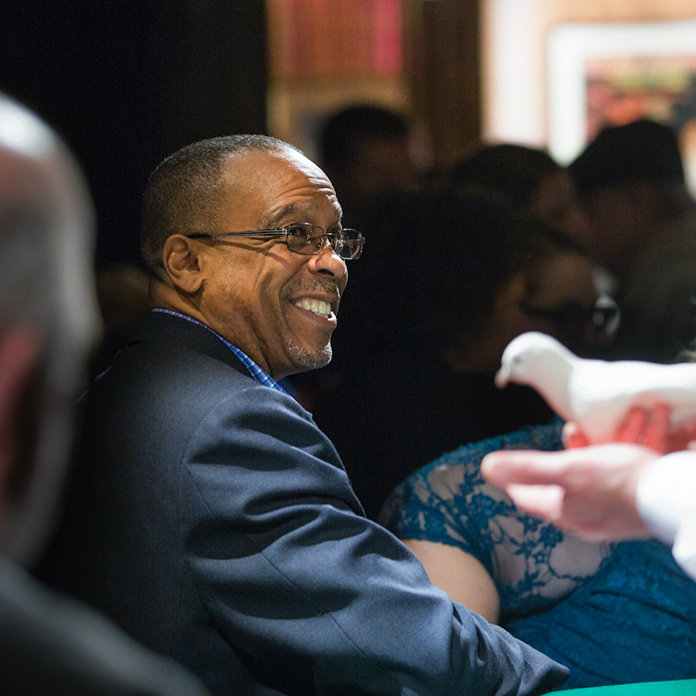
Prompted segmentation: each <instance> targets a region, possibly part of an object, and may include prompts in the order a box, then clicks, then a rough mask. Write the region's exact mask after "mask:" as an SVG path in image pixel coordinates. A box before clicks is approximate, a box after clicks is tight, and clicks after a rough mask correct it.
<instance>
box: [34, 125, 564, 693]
mask: <svg viewBox="0 0 696 696" xmlns="http://www.w3.org/2000/svg"><path fill="white" fill-rule="evenodd" d="M362 247H363V238H362V235H361V234H360V233H359V232H357V231H356V230H350V229H344V228H343V227H342V225H341V207H340V205H339V203H338V200H337V198H336V194H335V191H334V188H333V186H332V185H331V182H330V181H329V180H328V179H327V177H326V175H325V174H324V173H323V172H322V171H321V170H320V169H319V168H318V167H317V166H316V165H314V164H313V163H312V162H310V161H309V160H308V159H307V158H306V157H305V156H304V155H303V154H302V153H300V152H299V151H298V150H296V149H295V148H293V147H291V146H290V145H287V144H285V143H282V142H280V141H277V140H274V139H272V138H267V137H262V136H231V137H223V138H215V139H212V140H207V141H203V142H200V143H195V144H193V145H191V146H189V147H186V148H184V149H183V150H181V151H179V152H177V153H175V154H174V155H172V156H171V157H170V158H168V159H167V160H165V161H164V162H163V163H162V164H161V165H160V167H159V168H158V169H157V170H156V171H155V172H154V174H153V175H152V177H151V179H150V181H149V183H148V186H147V190H146V193H145V199H144V215H143V228H142V249H143V256H144V258H145V260H146V262H147V263H148V265H149V267H150V269H151V271H152V284H151V297H152V303H153V312H152V314H151V316H150V317H149V319H148V320H147V321H146V323H145V325H144V326H143V327H142V329H141V330H140V332H139V333H137V334H136V335H135V336H134V337H133V340H132V341H131V343H130V344H129V345H128V347H127V348H126V349H125V350H124V351H122V352H121V353H120V354H119V355H118V356H117V358H116V360H115V362H114V365H113V366H112V368H111V369H110V370H109V371H108V372H107V373H106V374H104V375H103V376H102V377H101V378H100V379H98V380H97V381H96V382H95V383H94V384H93V385H92V387H91V389H90V391H89V393H88V395H87V397H86V399H85V401H84V407H85V414H86V419H87V420H86V425H85V428H84V437H83V439H82V442H81V446H80V450H79V454H78V469H77V473H76V476H75V478H74V485H73V488H72V490H71V496H70V500H69V502H68V506H67V513H66V516H65V518H64V522H63V525H62V528H61V530H60V533H59V535H58V538H57V539H56V541H55V543H54V544H53V546H52V549H51V553H50V554H49V557H48V558H47V559H46V560H45V563H44V565H43V575H44V577H46V578H48V579H50V580H51V581H52V582H53V583H54V584H56V585H57V586H59V587H63V588H65V589H69V590H70V591H72V592H74V593H76V594H78V595H79V596H81V597H84V598H85V599H88V600H89V601H91V602H93V603H95V604H96V605H97V606H100V607H101V608H102V609H104V610H105V611H106V612H107V613H109V614H110V615H111V616H112V617H113V618H114V619H115V620H116V621H117V622H118V623H119V624H121V625H122V626H123V627H124V628H125V629H126V630H128V631H129V632H130V633H132V634H133V635H134V636H136V637H137V638H138V639H140V640H141V641H143V642H144V643H145V644H146V645H148V646H149V647H151V648H153V649H155V650H157V651H159V652H161V653H163V654H166V655H169V656H171V657H174V658H175V659H178V660H180V661H182V662H183V663H184V664H185V665H187V666H188V667H190V668H191V669H192V670H193V671H195V672H196V673H197V674H198V675H200V676H201V677H202V678H203V680H204V681H205V683H206V684H207V686H208V687H209V688H210V690H211V691H212V693H213V694H216V695H218V696H222V695H223V694H231V693H243V694H258V695H261V694H269V695H270V694H279V693H282V694H303V696H307V695H308V694H348V693H350V694H395V693H400V694H416V693H422V694H429V695H430V696H437V695H439V694H442V695H443V696H444V695H445V694H446V695H447V696H452V695H453V694H465V693H476V694H479V695H480V696H485V695H488V694H490V695H493V694H499V695H502V694H536V693H543V692H545V691H548V690H550V689H552V688H555V687H556V686H558V685H560V684H562V683H563V682H564V681H565V679H566V670H565V668H563V667H561V666H559V665H557V664H556V663H553V662H552V661H550V660H548V659H547V658H546V657H544V656H543V655H541V654H540V653H538V652H535V651H534V650H532V649H530V648H529V647H528V646H526V645H524V644H523V643H520V642H518V641H516V640H515V639H513V638H512V637H511V636H510V635H509V634H507V633H506V632H505V631H503V630H501V629H499V628H498V627H495V626H491V625H489V624H488V623H486V622H485V621H484V620H483V619H482V618H481V617H479V616H477V615H475V614H473V613H471V612H469V611H468V610H467V609H466V608H465V607H463V606H461V605H457V604H454V603H453V602H451V601H450V600H449V598H448V597H447V596H446V595H445V594H444V593H442V592H440V591H439V590H437V589H435V588H434V587H433V586H432V585H431V584H430V582H429V581H428V578H427V576H426V574H425V571H424V570H423V568H422V566H421V565H420V563H419V562H418V561H417V560H416V559H415V557H414V556H413V555H412V554H411V553H410V552H409V551H408V549H407V548H406V547H405V546H403V545H402V544H401V543H399V542H398V541H397V540H396V539H395V538H394V537H393V536H391V535H390V534H388V533H387V532H385V531H384V530H383V529H382V528H381V527H379V526H377V525H376V524H374V523H372V522H370V521H368V520H367V519H365V517H364V515H363V512H362V509H361V507H360V504H359V503H358V501H357V499H356V497H355V495H354V493H353V491H352V489H351V487H350V483H349V481H348V478H347V476H346V474H345V471H344V469H343V466H342V464H341V461H340V459H339V457H338V455H337V453H336V450H335V449H334V447H333V446H332V445H331V443H330V442H329V440H328V439H327V438H326V437H325V436H324V435H323V434H322V433H321V432H320V431H319V429H318V428H317V427H316V425H315V424H314V421H313V420H312V418H311V416H310V414H308V413H307V412H306V411H305V410H304V409H303V408H302V407H301V406H300V405H299V404H298V403H297V402H296V401H295V400H294V399H293V398H292V397H291V396H289V395H288V394H287V393H285V391H284V390H283V389H282V387H280V386H279V385H278V383H277V381H276V380H278V379H281V378H283V377H285V376H287V375H290V374H293V373H296V372H300V371H303V370H310V369H315V368H318V367H321V366H323V365H325V364H326V363H327V362H328V361H329V360H330V359H331V352H332V349H331V336H332V333H333V331H334V329H335V328H336V326H337V314H338V308H339V303H340V302H341V301H342V297H343V293H344V290H345V287H346V280H347V264H348V263H351V262H353V261H355V260H356V259H357V258H358V257H359V256H360V253H361V251H362ZM336 417H337V418H344V419H345V427H346V428H350V427H351V419H350V414H342V413H341V412H340V407H338V408H337V411H336Z"/></svg>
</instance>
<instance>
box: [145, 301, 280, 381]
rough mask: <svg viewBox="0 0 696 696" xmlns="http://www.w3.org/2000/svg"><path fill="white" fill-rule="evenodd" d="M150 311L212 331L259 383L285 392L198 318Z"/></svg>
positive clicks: (161, 310)
mask: <svg viewBox="0 0 696 696" xmlns="http://www.w3.org/2000/svg"><path fill="white" fill-rule="evenodd" d="M152 311H153V312H162V313H163V314H171V315H172V316H173V317H179V319H186V321H190V322H191V323H192V324H198V326H202V327H203V328H204V329H208V331H210V333H212V334H213V335H214V336H217V337H218V338H219V339H220V340H221V341H222V342H223V343H224V344H225V345H226V346H227V347H228V348H229V349H230V350H231V351H232V352H233V353H234V354H235V355H236V356H237V357H238V358H239V359H240V360H241V361H242V362H243V363H244V366H245V367H246V369H247V370H249V374H250V375H251V376H252V377H253V378H254V379H255V380H256V381H257V382H258V383H259V384H263V385H264V387H271V389H276V390H277V391H279V392H282V393H283V394H287V392H286V391H285V389H283V387H281V386H280V385H279V384H278V382H276V381H275V380H274V379H273V378H272V377H271V376H270V375H269V374H268V373H267V372H266V371H265V370H264V369H263V368H261V367H259V366H258V365H257V364H256V363H255V362H254V361H253V360H252V359H251V358H250V357H249V356H248V355H247V354H246V353H245V352H244V351H242V350H240V349H239V348H237V346H233V345H232V344H231V343H230V342H229V341H228V340H226V339H224V338H223V337H222V336H221V335H220V334H219V333H218V332H217V331H213V330H212V329H211V328H210V327H209V326H206V325H205V324H203V323H202V322H200V321H198V319H194V318H193V317H189V316H187V315H186V314H180V313H179V312H173V311H172V310H171V309H162V308H161V307H158V308H157V309H153V310H152Z"/></svg>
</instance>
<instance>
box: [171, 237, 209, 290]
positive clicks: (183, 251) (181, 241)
mask: <svg viewBox="0 0 696 696" xmlns="http://www.w3.org/2000/svg"><path fill="white" fill-rule="evenodd" d="M205 248H206V247H205V245H203V244H200V243H199V242H196V241H195V240H192V239H189V238H188V237H185V236H184V235H181V234H173V235H172V236H171V237H169V238H168V239H167V241H166V242H165V243H164V248H163V250H162V265H163V266H164V270H165V272H166V274H167V275H168V276H169V279H170V280H171V282H172V283H173V284H174V287H176V288H177V289H178V290H181V291H182V292H184V293H186V294H190V295H193V294H195V293H197V292H198V291H199V290H200V287H201V285H202V283H203V273H202V271H203V263H202V252H203V250H204V249H205Z"/></svg>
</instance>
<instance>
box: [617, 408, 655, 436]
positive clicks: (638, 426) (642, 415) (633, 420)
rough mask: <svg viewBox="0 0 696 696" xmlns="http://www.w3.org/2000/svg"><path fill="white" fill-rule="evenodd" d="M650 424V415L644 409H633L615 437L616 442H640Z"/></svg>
mask: <svg viewBox="0 0 696 696" xmlns="http://www.w3.org/2000/svg"><path fill="white" fill-rule="evenodd" d="M647 422H648V414H647V413H646V412H645V411H644V410H643V409H642V408H632V409H631V410H630V411H629V412H628V414H627V415H626V419H625V420H624V422H623V423H622V424H621V426H620V427H619V430H618V432H617V433H616V435H615V436H614V440H615V442H636V443H638V442H640V441H641V440H642V439H643V436H644V433H645V429H646V426H647Z"/></svg>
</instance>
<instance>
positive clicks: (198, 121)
mask: <svg viewBox="0 0 696 696" xmlns="http://www.w3.org/2000/svg"><path fill="white" fill-rule="evenodd" d="M265 44H266V18H265V11H264V3H263V2H262V0H139V1H137V2H135V1H133V0H122V1H120V2H118V1H116V0H113V1H106V0H1V2H0V91H3V92H5V93H7V94H9V95H10V96H13V97H15V98H16V99H18V100H19V101H21V102H23V103H25V104H26V105H27V106H29V107H30V108H32V109H33V110H34V111H36V112H37V113H38V114H39V115H40V116H41V117H42V118H44V119H45V120H46V121H48V123H49V124H50V125H52V126H53V127H54V128H55V129H56V130H57V131H58V132H59V133H60V134H61V135H62V137H63V138H64V139H65V141H66V142H67V144H68V145H69V147H70V148H71V149H72V150H73V152H74V153H75V154H76V156H77V158H78V160H79V162H80V164H81V165H82V168H83V170H84V172H85V174H86V177H87V180H88V183H89V185H90V188H91V190H92V194H93V197H94V200H95V205H96V210H97V224H98V237H97V256H96V263H97V268H104V267H107V266H110V265H113V264H116V263H121V262H131V263H132V262H135V263H138V262H139V258H140V256H139V252H138V218H139V207H140V196H141V193H142V190H143V188H144V185H145V181H146V179H147V177H148V175H149V173H150V172H151V171H152V170H153V169H154V168H155V167H156V166H157V164H158V163H159V162H160V161H161V160H162V159H163V158H164V157H166V156H167V155H169V154H171V153H172V152H174V151H175V150H176V149H178V148H179V147H181V146H183V145H186V144H188V143H190V142H193V141H195V140H200V139H202V138H206V137H211V136H214V135H224V134H229V133H248V132H254V133H265V132H266V104H265V95H266V87H267V68H266V63H267V61H266V45H265Z"/></svg>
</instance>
